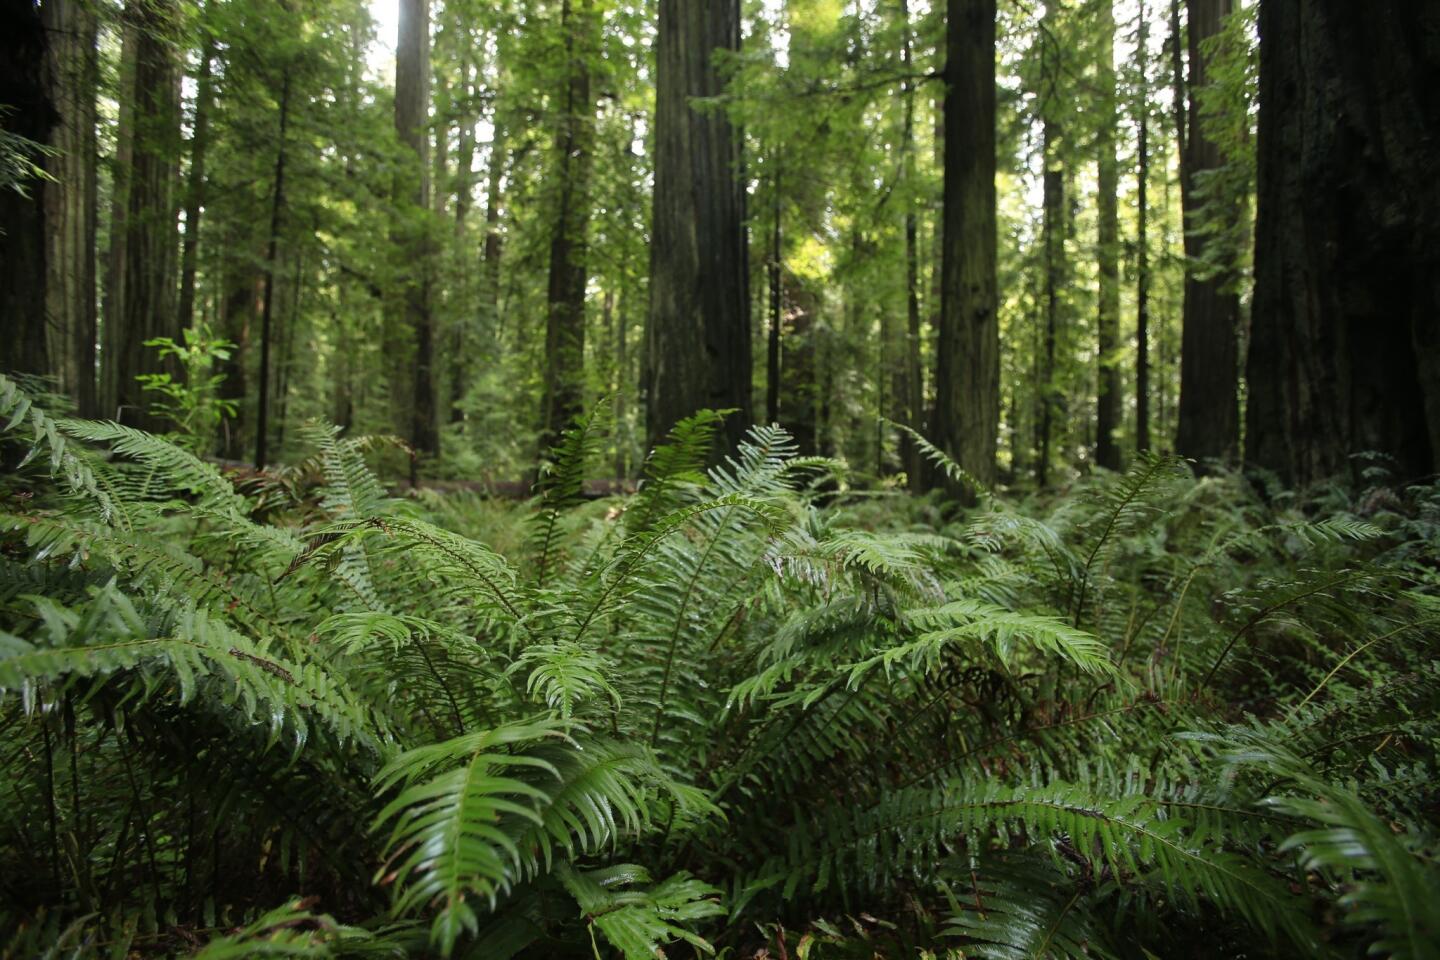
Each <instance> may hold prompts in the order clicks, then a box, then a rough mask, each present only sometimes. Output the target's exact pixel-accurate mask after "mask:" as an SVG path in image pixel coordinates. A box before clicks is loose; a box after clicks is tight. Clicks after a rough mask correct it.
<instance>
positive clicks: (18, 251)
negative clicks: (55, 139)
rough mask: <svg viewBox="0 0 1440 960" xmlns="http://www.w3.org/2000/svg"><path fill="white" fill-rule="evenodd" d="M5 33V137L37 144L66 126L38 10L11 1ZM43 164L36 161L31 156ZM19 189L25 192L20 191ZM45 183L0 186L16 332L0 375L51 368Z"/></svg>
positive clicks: (3, 313) (7, 306) (0, 78)
mask: <svg viewBox="0 0 1440 960" xmlns="http://www.w3.org/2000/svg"><path fill="white" fill-rule="evenodd" d="M5 9H6V11H7V13H6V17H7V21H6V24H5V27H4V29H3V31H0V103H3V104H5V105H6V106H7V107H9V108H10V109H9V110H8V111H6V112H5V113H4V114H3V116H0V121H3V124H4V129H5V132H6V133H9V134H13V135H15V136H20V137H24V138H26V139H27V140H30V141H32V142H34V143H37V144H42V145H43V144H44V143H46V142H47V141H48V140H49V139H50V131H51V129H52V128H53V127H54V126H55V125H56V124H57V123H58V122H61V120H62V118H61V117H60V116H59V115H58V114H57V112H56V109H55V105H54V104H53V103H52V102H51V91H50V89H49V87H48V85H47V84H46V82H45V75H46V71H45V64H46V60H47V56H48V53H47V49H48V46H49V44H48V38H47V32H46V27H45V24H44V23H43V22H42V21H41V16H40V11H39V10H38V9H36V8H35V7H34V6H33V5H32V4H31V3H30V2H29V0H19V2H15V0H11V2H10V3H7V4H6V6H5ZM30 159H32V160H34V161H37V162H38V161H39V160H40V158H39V157H31V158H30ZM15 187H20V188H22V189H23V190H24V192H23V193H22V192H21V191H20V190H17V189H15ZM44 189H45V184H44V183H43V182H40V181H38V180H28V181H24V182H21V183H19V184H15V185H13V186H12V185H11V184H8V183H7V184H0V317H3V318H4V321H5V323H6V325H7V328H8V329H9V330H10V331H11V332H10V333H9V334H8V335H7V336H6V337H5V338H4V339H5V340H6V341H7V342H6V343H5V345H4V350H5V353H4V355H3V360H0V370H4V371H5V372H11V371H14V372H18V373H30V374H37V375H45V374H49V373H51V372H52V367H53V365H54V363H53V360H52V358H51V356H50V346H49V342H48V341H49V336H48V335H47V333H46V329H45V327H46V316H45V314H46V310H45V305H46V304H45V299H46V297H45V294H46V259H47V258H46V240H47V237H48V235H49V232H50V231H49V229H48V228H47V225H46V222H45V213H46V203H45V197H44Z"/></svg>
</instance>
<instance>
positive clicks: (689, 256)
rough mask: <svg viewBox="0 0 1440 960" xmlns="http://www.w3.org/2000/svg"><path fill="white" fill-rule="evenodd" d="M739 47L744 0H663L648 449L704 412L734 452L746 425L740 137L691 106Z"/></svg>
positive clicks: (648, 340) (718, 114) (719, 84)
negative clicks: (726, 412) (719, 424)
mask: <svg viewBox="0 0 1440 960" xmlns="http://www.w3.org/2000/svg"><path fill="white" fill-rule="evenodd" d="M739 49H740V3H739V0H712V2H707V3H693V2H687V0H660V18H659V31H658V35H657V38H656V51H655V60H656V78H655V121H654V122H655V135H654V136H655V193H654V215H653V225H652V237H651V244H650V309H649V313H648V314H647V317H646V324H645V372H644V375H643V378H642V379H643V390H644V393H645V408H646V409H645V413H646V431H647V436H648V440H649V443H650V445H651V446H653V445H654V444H655V443H657V442H659V441H660V440H661V439H663V437H664V436H665V434H666V433H667V432H668V431H669V429H670V427H671V426H673V425H674V423H675V422H676V421H677V420H679V419H681V418H683V417H686V416H689V415H690V414H692V413H694V412H695V411H696V410H698V409H701V408H705V407H709V408H712V409H734V410H736V411H737V412H736V413H735V414H734V415H732V416H731V417H729V418H728V419H727V421H726V432H727V439H728V440H729V441H730V442H731V443H732V444H733V443H735V442H738V440H739V439H740V437H741V435H742V433H743V431H744V430H745V428H746V427H747V425H748V424H749V423H750V421H751V419H752V409H753V407H752V402H751V397H750V392H751V360H750V294H749V288H748V279H747V278H748V276H749V270H748V267H747V264H746V261H747V243H746V236H745V190H744V185H743V183H742V181H741V179H740V170H739V165H740V137H739V136H738V134H737V133H736V131H735V130H734V129H733V127H732V126H731V123H730V120H729V118H728V117H727V116H726V115H725V114H724V113H723V112H722V111H718V110H714V109H706V108H704V107H703V106H702V105H700V104H697V103H696V102H695V100H696V98H713V97H715V96H717V95H719V94H720V93H721V92H722V91H723V89H724V84H723V80H722V78H721V76H720V71H719V60H720V57H718V56H716V51H717V50H718V51H732V52H733V51H738V50H739Z"/></svg>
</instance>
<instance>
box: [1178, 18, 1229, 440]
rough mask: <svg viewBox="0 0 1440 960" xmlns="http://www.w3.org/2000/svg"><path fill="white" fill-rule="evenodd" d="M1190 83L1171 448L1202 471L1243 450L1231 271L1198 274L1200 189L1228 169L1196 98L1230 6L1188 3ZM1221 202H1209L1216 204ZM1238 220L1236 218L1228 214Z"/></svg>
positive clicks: (1201, 243) (1205, 80)
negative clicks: (1210, 44)
mask: <svg viewBox="0 0 1440 960" xmlns="http://www.w3.org/2000/svg"><path fill="white" fill-rule="evenodd" d="M1188 5H1189V9H1190V82H1189V89H1190V95H1191V102H1190V109H1189V111H1188V113H1189V126H1190V129H1189V132H1188V134H1187V135H1186V136H1185V137H1184V138H1183V139H1182V141H1181V142H1182V143H1183V144H1184V153H1183V154H1182V156H1181V161H1180V197H1181V206H1182V208H1183V209H1184V212H1185V257H1186V268H1185V312H1184V319H1183V323H1182V326H1181V347H1180V414H1179V422H1178V424H1177V427H1176V435H1175V449H1176V451H1177V452H1178V453H1180V454H1181V455H1182V456H1186V457H1191V458H1193V459H1194V460H1196V461H1197V462H1198V463H1199V464H1200V465H1201V466H1202V467H1203V466H1204V464H1205V463H1206V462H1209V461H1220V462H1224V461H1228V460H1231V459H1233V458H1234V456H1235V455H1236V453H1238V448H1239V444H1240V409H1239V385H1240V370H1239V362H1240V358H1239V349H1240V346H1239V325H1240V297H1239V294H1237V293H1236V292H1235V289H1234V278H1233V277H1232V276H1230V275H1229V273H1228V272H1225V271H1222V272H1220V273H1218V274H1216V273H1209V274H1207V275H1206V276H1204V277H1203V278H1202V277H1201V276H1197V274H1196V269H1195V267H1196V262H1197V259H1198V258H1199V257H1201V256H1203V255H1204V253H1205V249H1204V244H1205V241H1204V238H1203V237H1201V236H1200V234H1199V233H1198V232H1197V227H1198V215H1199V209H1200V197H1199V191H1198V190H1197V185H1198V183H1199V180H1200V178H1202V177H1203V176H1204V175H1205V174H1206V173H1207V172H1209V171H1212V170H1215V169H1217V168H1218V167H1220V166H1222V165H1223V164H1224V163H1225V158H1224V156H1223V155H1222V153H1221V150H1220V146H1219V144H1217V143H1215V142H1214V141H1212V140H1211V139H1210V138H1209V137H1208V136H1206V135H1205V131H1204V129H1203V128H1202V126H1201V116H1200V110H1199V109H1198V107H1197V105H1196V103H1195V101H1194V95H1195V91H1196V90H1198V89H1201V88H1202V87H1204V86H1205V85H1206V84H1207V83H1209V77H1208V76H1207V72H1208V69H1209V64H1208V63H1207V59H1208V58H1207V57H1206V56H1205V53H1204V50H1203V45H1204V44H1205V41H1206V40H1208V39H1209V38H1211V37H1213V36H1215V35H1216V34H1218V33H1219V32H1220V26H1221V21H1222V20H1223V18H1224V17H1225V16H1227V15H1228V14H1229V13H1230V9H1231V0H1189V4H1188ZM1218 202H1221V198H1213V199H1212V204H1213V203H1218ZM1226 213H1227V215H1233V216H1235V217H1239V216H1240V211H1239V210H1238V209H1235V210H1234V211H1226Z"/></svg>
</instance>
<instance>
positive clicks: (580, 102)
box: [540, 0, 598, 452]
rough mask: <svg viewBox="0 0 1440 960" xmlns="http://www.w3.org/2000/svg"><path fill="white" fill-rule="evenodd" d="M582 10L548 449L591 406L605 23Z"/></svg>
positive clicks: (555, 265) (562, 214)
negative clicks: (601, 30)
mask: <svg viewBox="0 0 1440 960" xmlns="http://www.w3.org/2000/svg"><path fill="white" fill-rule="evenodd" d="M578 2H579V3H580V7H579V9H575V8H574V7H572V5H571V2H570V0H564V3H563V5H562V7H561V11H562V12H561V30H562V31H563V32H564V35H565V61H566V71H567V76H566V81H565V90H564V93H563V95H562V96H561V98H560V102H561V104H562V107H561V110H562V113H561V116H560V118H559V124H558V127H557V130H556V134H555V170H554V177H555V182H556V185H557V186H556V190H557V193H558V197H557V200H556V208H555V226H554V228H553V231H552V232H551V234H550V280H549V291H548V296H547V307H548V310H547V313H546V318H545V393H544V397H543V401H542V402H543V407H542V410H541V423H540V448H541V450H542V452H543V451H545V450H547V449H548V448H550V447H552V446H554V445H555V444H556V443H558V442H559V440H560V434H561V431H563V430H565V429H566V428H567V427H569V426H571V424H573V423H574V422H575V421H576V420H577V419H579V417H580V416H581V414H582V413H583V412H584V406H585V285H586V281H587V279H588V277H589V274H588V272H587V267H588V265H587V263H586V260H587V253H588V247H589V243H588V239H587V234H588V232H589V228H590V171H591V168H592V166H593V164H594V153H595V100H594V96H593V94H592V93H591V89H590V59H591V58H592V57H593V56H594V55H595V51H594V49H593V46H594V39H593V34H594V32H595V30H596V29H597V28H598V24H597V23H596V22H595V13H594V9H593V6H592V4H591V2H590V0H578Z"/></svg>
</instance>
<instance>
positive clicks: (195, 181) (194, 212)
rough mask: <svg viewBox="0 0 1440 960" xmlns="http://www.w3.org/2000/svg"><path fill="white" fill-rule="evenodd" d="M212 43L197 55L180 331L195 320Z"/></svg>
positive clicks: (208, 38)
mask: <svg viewBox="0 0 1440 960" xmlns="http://www.w3.org/2000/svg"><path fill="white" fill-rule="evenodd" d="M214 57H215V39H214V38H213V37H212V36H210V35H209V34H206V36H205V45H204V47H203V48H202V49H201V51H200V75H199V78H198V80H197V83H196V88H195V123H194V127H193V129H192V133H191V135H190V182H189V184H188V186H187V187H186V190H185V243H184V245H183V246H182V247H181V250H180V316H179V326H180V329H181V330H188V329H190V326H191V324H192V323H193V322H194V319H195V267H196V262H197V260H198V259H199V253H200V216H201V211H202V210H203V209H204V207H205V153H206V151H207V150H208V149H209V146H210V101H211V97H212V89H211V88H212V86H213V81H212V80H211V76H210V61H211V60H212V59H214Z"/></svg>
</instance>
